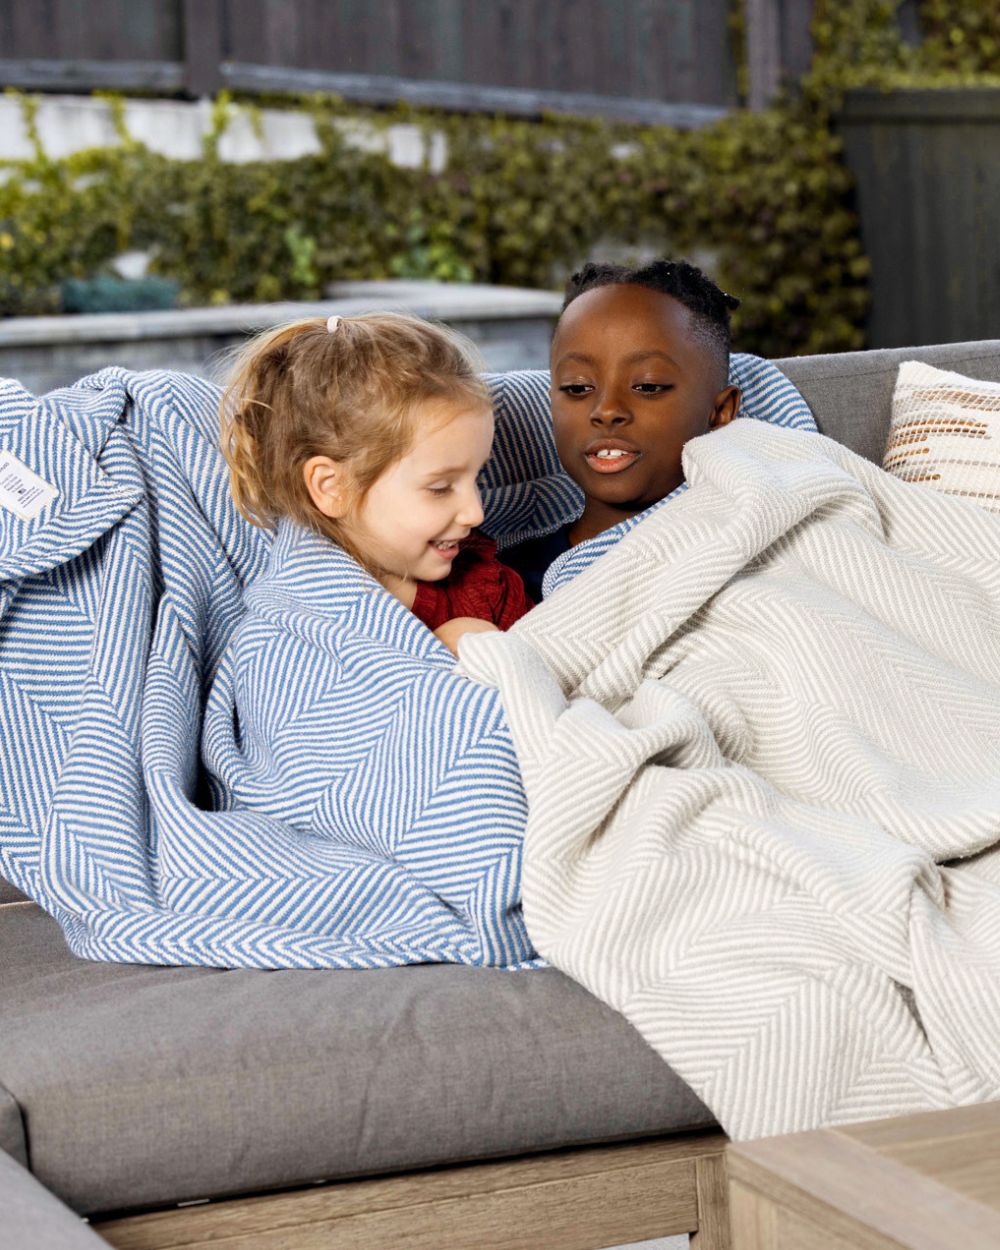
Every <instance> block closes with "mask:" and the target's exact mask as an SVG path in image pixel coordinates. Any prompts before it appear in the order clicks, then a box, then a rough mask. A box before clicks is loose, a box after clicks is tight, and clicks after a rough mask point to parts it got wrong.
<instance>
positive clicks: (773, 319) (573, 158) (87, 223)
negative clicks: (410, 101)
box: [0, 0, 1000, 356]
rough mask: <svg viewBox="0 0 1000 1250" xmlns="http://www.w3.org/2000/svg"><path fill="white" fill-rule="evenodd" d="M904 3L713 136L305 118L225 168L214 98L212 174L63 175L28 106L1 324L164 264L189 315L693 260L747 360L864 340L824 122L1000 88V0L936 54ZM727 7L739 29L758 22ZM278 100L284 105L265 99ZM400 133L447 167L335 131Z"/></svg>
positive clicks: (136, 148) (125, 157) (888, 6)
mask: <svg viewBox="0 0 1000 1250" xmlns="http://www.w3.org/2000/svg"><path fill="white" fill-rule="evenodd" d="M897 9H898V4H897V3H896V2H895V0H817V2H816V5H815V10H814V20H813V40H814V50H815V55H814V61H813V66H812V68H811V71H810V73H809V75H808V76H807V77H806V79H805V81H804V83H803V89H802V91H801V93H800V94H799V95H798V96H797V97H796V98H795V99H792V98H788V99H784V100H782V101H781V102H779V103H778V104H777V105H776V106H775V107H774V108H772V109H769V110H767V111H765V112H763V113H756V114H748V113H745V112H741V111H736V112H733V113H732V114H730V115H728V116H727V117H725V118H724V119H723V120H721V121H720V122H718V123H716V124H715V125H713V126H710V127H707V128H705V129H701V130H696V131H678V130H673V129H669V128H665V127H638V126H636V127H628V126H622V125H614V126H612V125H608V124H604V123H601V122H598V121H590V120H583V119H559V118H552V117H550V118H545V119H543V120H541V121H537V122H535V121H518V120H512V119H509V118H496V117H487V116H460V115H449V114H442V113H434V112H419V111H415V110H411V109H408V108H403V107H400V108H398V109H390V110H371V109H364V108H361V107H359V106H348V105H346V104H344V103H343V102H342V101H338V100H336V99H331V98H310V99H308V100H299V101H289V100H288V99H283V100H282V101H280V103H281V104H282V105H283V106H284V107H289V106H291V105H293V104H294V105H295V106H297V107H300V108H301V107H304V108H307V109H309V111H310V112H311V113H312V114H313V116H314V119H315V121H316V124H317V132H318V136H319V140H320V146H321V151H320V152H319V153H318V154H316V155H313V156H308V157H301V158H299V159H296V160H290V161H280V162H279V161H266V162H265V161H260V162H251V163H248V164H225V163H223V162H222V161H221V160H220V158H219V140H220V138H221V136H222V134H223V133H224V132H225V129H226V127H227V126H228V125H229V124H230V123H231V121H232V119H233V116H234V114H235V112H236V111H237V110H243V111H244V112H246V113H247V114H248V116H249V117H250V120H251V123H252V124H257V125H259V115H258V106H259V104H261V103H265V101H257V102H253V101H248V102H242V103H238V104H237V103H234V102H233V101H231V100H229V99H228V98H227V97H225V96H221V97H220V98H219V99H218V100H217V101H216V104H215V108H214V111H213V125H212V128H211V131H210V133H209V135H208V136H207V138H206V140H205V144H204V152H203V155H202V157H201V159H199V160H194V161H177V160H171V159H168V158H166V157H162V156H159V155H157V154H155V153H153V152H150V151H149V150H148V149H147V148H145V147H144V146H142V145H141V144H139V143H137V142H135V141H134V140H133V139H132V138H131V137H130V136H129V135H128V134H127V132H126V130H125V126H124V121H123V115H124V110H123V108H122V106H121V103H120V102H118V103H117V104H115V105H114V106H113V107H114V108H115V116H116V119H117V125H118V131H119V137H120V139H121V142H120V144H119V146H117V147H114V148H105V149H95V150H92V151H87V152H80V153H77V154H76V155H73V156H70V157H67V158H65V159H62V160H50V159H49V158H48V157H47V156H46V155H45V153H44V151H43V150H42V146H41V143H40V142H39V141H38V135H37V131H36V129H35V127H34V113H35V105H34V104H33V102H32V100H31V99H30V98H27V97H23V98H22V108H23V109H24V114H25V119H26V121H27V123H28V131H29V135H30V136H31V138H32V141H33V144H34V156H33V157H32V158H30V159H28V160H25V161H18V162H7V163H6V164H5V165H2V164H0V315H7V316H10V315H16V314H24V313H39V312H50V311H57V310H58V306H59V303H58V301H59V295H58V292H59V286H60V283H61V282H62V281H64V280H65V279H67V278H86V277H92V276H95V275H98V274H101V273H102V272H105V271H106V270H107V267H108V266H109V264H110V262H111V261H112V260H113V259H114V257H115V256H116V255H118V254H119V253H120V252H122V251H124V250H126V249H129V248H139V249H143V250H148V251H149V253H150V254H151V257H152V264H151V268H152V270H153V271H154V272H155V273H157V274H159V275H161V276H163V277H165V278H169V279H172V280H173V281H175V282H177V283H178V284H179V285H180V287H181V291H182V296H183V299H184V301H185V302H187V303H190V304H201V303H229V302H234V301H259V300H277V299H309V298H314V297H316V296H320V295H322V293H323V291H324V289H325V287H326V286H327V285H328V284H329V283H331V282H335V281H343V280H350V279H358V278H384V277H417V278H438V279H443V280H448V281H481V282H492V283H504V284H511V285H523V286H536V287H556V286H559V285H561V283H562V281H563V280H564V279H565V277H566V275H567V274H568V273H569V272H570V271H571V270H572V269H573V268H574V267H575V266H577V265H578V264H580V263H581V262H582V261H583V260H585V259H587V258H599V257H601V256H606V255H609V254H614V255H615V256H620V255H622V253H623V251H624V252H625V253H632V254H634V255H637V256H638V255H651V254H670V255H675V256H681V255H687V256H690V257H691V258H692V259H695V260H696V261H698V262H700V263H703V264H704V265H705V266H706V268H708V270H709V271H710V272H711V273H712V274H713V276H714V277H716V278H717V280H718V281H719V282H720V283H721V284H722V285H723V286H725V287H726V288H727V289H728V290H732V291H734V292H735V293H736V294H738V295H739V296H740V297H741V299H742V300H743V305H742V307H741V308H740V310H739V312H738V313H737V314H736V317H735V334H736V341H737V343H738V345H739V346H740V347H741V348H742V349H744V350H748V351H755V352H759V353H761V354H763V355H771V356H774V355H784V354H790V353H795V352H824V351H836V350H844V349H850V348H856V347H860V346H862V345H863V338H862V329H861V327H862V325H863V320H864V315H865V310H866V307H867V290H866V280H867V272H868V265H867V261H866V259H865V257H864V255H863V254H862V250H861V245H860V242H859V237H858V227H857V220H856V217H855V215H854V213H853V211H852V207H851V201H850V193H851V184H850V178H849V176H848V174H847V171H846V169H845V167H844V165H843V162H842V160H841V155H840V145H839V141H838V140H837V138H836V137H835V136H834V134H833V133H832V130H831V126H830V120H829V119H830V113H831V110H832V109H834V108H835V107H836V102H837V100H838V99H839V96H840V93H842V91H843V90H844V89H846V88H847V87H849V86H852V85H859V84H869V85H871V84H885V83H889V84H893V83H901V82H902V83H907V84H908V83H910V82H913V81H920V82H921V83H925V82H930V83H933V84H945V85H946V84H948V83H953V82H956V81H963V82H964V81H967V80H969V79H970V78H975V79H976V81H981V80H983V77H984V76H986V77H987V78H988V77H989V76H990V75H992V74H994V73H996V71H997V58H998V48H1000V14H998V12H997V9H998V6H997V5H996V3H995V0H978V2H972V0H923V3H922V4H921V5H920V9H919V16H920V21H921V32H922V36H923V39H922V43H921V44H920V46H919V47H911V46H909V45H908V44H906V43H905V42H904V41H903V40H902V39H901V37H900V34H899V30H898V21H897ZM740 12H741V9H740V7H736V8H734V33H735V35H736V36H737V37H739V35H740V31H741V29H742V27H741V23H740V20H739V19H740ZM266 103H269V104H272V105H274V104H276V103H278V101H266ZM345 119H347V120H351V119H353V120H355V121H360V122H363V123H364V124H365V125H369V126H371V125H375V126H388V125H391V124H392V123H394V122H398V121H407V122H410V123H415V124H417V125H418V126H420V127H422V128H423V130H424V132H425V134H426V135H427V136H428V146H429V136H430V135H431V134H432V133H438V134H443V135H444V137H445V139H446V142H447V151H448V159H447V163H446V165H445V167H444V168H443V169H440V170H435V169H433V168H432V166H431V163H430V161H429V160H427V161H425V164H424V167H423V168H420V169H400V168H397V167H395V166H394V165H392V164H391V163H390V161H389V160H388V158H387V157H386V156H384V155H382V154H380V153H377V152H375V153H373V152H368V151H362V150H360V149H358V148H357V147H354V146H352V145H351V144H349V143H348V142H347V141H346V139H345V137H344V134H343V131H342V129H341V128H340V126H339V125H338V123H341V122H343V121H344V120H345Z"/></svg>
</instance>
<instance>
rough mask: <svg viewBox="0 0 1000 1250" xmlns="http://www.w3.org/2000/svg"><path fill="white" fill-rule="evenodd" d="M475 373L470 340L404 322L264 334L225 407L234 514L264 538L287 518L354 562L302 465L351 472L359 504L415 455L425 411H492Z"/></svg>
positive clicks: (355, 321)
mask: <svg viewBox="0 0 1000 1250" xmlns="http://www.w3.org/2000/svg"><path fill="white" fill-rule="evenodd" d="M328 324H329V325H331V326H333V327H334V328H333V329H328V328H327V327H328ZM480 368H481V361H480V360H479V357H478V354H477V352H476V349H475V348H474V347H473V345H472V344H471V343H470V342H469V341H468V340H467V339H466V338H465V337H464V336H463V335H461V334H458V333H456V332H455V331H454V330H450V329H447V328H445V327H443V326H438V325H432V324H431V323H430V322H428V321H423V320H421V319H420V318H419V317H411V316H406V315H405V314H402V313H363V314H361V315H359V316H356V317H341V318H339V319H335V318H331V319H330V322H329V323H328V322H327V321H324V320H320V319H310V320H308V321H294V322H292V323H291V324H290V325H284V326H279V327H278V328H277V329H275V330H269V331H266V332H265V333H263V334H260V335H258V336H257V337H256V338H254V339H252V340H251V341H250V342H249V343H248V344H247V345H246V346H245V347H244V348H243V349H242V351H241V352H240V353H239V355H238V356H237V357H236V360H235V362H234V367H233V372H232V375H231V377H230V380H229V384H228V385H227V387H226V389H225V391H224V393H223V396H222V403H221V415H222V451H223V455H224V456H225V458H226V462H227V464H228V465H229V477H230V484H231V488H232V492H233V498H234V499H235V501H236V506H237V507H238V508H239V510H240V511H241V512H242V513H243V515H244V516H245V517H246V518H247V520H249V521H251V522H252V523H253V524H254V525H259V526H262V527H264V528H270V527H272V526H273V525H274V523H275V522H276V521H277V520H278V518H279V517H283V516H287V517H291V518H292V519H293V520H295V521H298V522H299V523H300V524H301V525H305V526H309V527H311V528H312V529H315V530H319V531H320V532H321V533H324V534H326V535H327V536H328V537H329V538H332V539H333V540H334V541H335V542H337V543H339V544H340V545H341V546H343V547H345V548H346V549H347V550H348V551H349V552H350V553H351V554H352V555H354V556H355V557H356V558H357V553H356V552H355V551H354V550H353V547H352V545H351V544H350V542H349V541H347V540H346V539H345V536H344V534H343V532H342V526H341V524H340V522H338V521H336V520H334V519H331V518H330V517H327V516H325V515H324V514H323V513H321V512H320V511H319V509H318V508H317V507H316V506H315V505H314V504H313V502H312V499H311V498H310V496H309V492H308V489H307V488H306V484H305V479H304V477H303V466H304V465H305V463H306V461H307V460H309V459H310V458H311V457H313V456H329V457H330V459H331V460H337V461H344V462H346V463H347V464H348V465H349V470H350V475H351V480H352V483H353V486H354V488H355V490H356V492H357V494H356V496H355V500H354V502H355V503H360V502H361V500H362V499H363V498H364V496H365V495H366V494H367V492H368V491H369V490H370V489H371V487H372V486H373V485H374V483H375V481H376V480H377V479H378V478H379V477H380V476H381V475H382V474H383V473H384V472H385V470H386V469H388V468H389V467H390V466H391V465H392V464H394V463H395V462H396V461H397V460H399V459H400V457H401V456H404V455H405V454H406V453H407V451H408V450H409V449H410V447H411V445H412V443H413V438H414V434H415V431H416V424H417V410H418V408H419V406H420V405H423V404H425V403H433V402H435V401H436V402H442V401H444V402H448V403H454V404H455V405H456V407H466V406H468V407H475V408H484V407H485V408H489V405H490V400H489V393H488V392H487V389H486V385H485V383H484V382H483V380H482V378H481V377H480V376H479V370H480Z"/></svg>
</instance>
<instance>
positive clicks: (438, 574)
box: [341, 403, 493, 605]
mask: <svg viewBox="0 0 1000 1250" xmlns="http://www.w3.org/2000/svg"><path fill="white" fill-rule="evenodd" d="M492 444H493V414H492V412H491V411H490V409H489V408H487V407H484V408H481V409H480V408H473V409H468V408H457V409H456V408H455V407H454V406H453V405H450V404H447V403H429V404H426V405H424V406H423V407H422V408H421V410H420V411H419V413H418V414H417V421H416V432H415V435H414V440H413V445H412V447H411V448H410V450H409V451H408V452H407V453H406V455H404V456H403V457H402V458H401V459H399V460H397V461H396V462H395V464H393V465H390V466H389V468H388V469H386V471H385V472H384V473H383V474H382V476H381V477H380V478H378V479H377V480H376V482H375V484H374V485H373V486H372V487H371V489H370V490H369V491H368V493H367V495H365V497H364V499H363V500H362V501H361V503H360V505H359V506H358V507H357V508H355V509H352V510H351V511H350V512H348V513H347V515H346V516H344V517H343V519H342V521H341V526H342V528H343V530H344V532H345V535H346V536H347V537H348V538H349V539H350V541H351V542H352V543H354V545H355V547H356V548H357V550H358V551H359V552H360V553H361V555H362V556H363V557H364V558H365V560H366V562H367V563H368V564H369V566H370V567H371V568H374V569H376V570H379V572H378V576H379V580H380V581H381V582H382V584H383V585H384V586H385V587H386V588H387V589H388V590H390V591H392V593H393V594H395V595H396V596H397V598H401V599H402V600H403V602H404V603H407V604H408V605H412V601H413V595H414V593H415V587H414V585H413V583H414V581H416V580H419V581H425V582H436V581H440V580H441V579H442V578H444V577H447V576H448V574H449V573H450V572H451V566H452V562H453V561H454V559H455V557H456V556H457V555H458V550H459V547H458V545H459V543H460V542H461V540H462V539H463V538H466V537H468V535H469V532H470V530H473V529H475V527H476V526H477V525H480V524H481V523H482V520H483V509H482V504H481V503H480V499H479V486H478V477H479V473H480V471H481V469H482V467H483V465H484V464H485V463H486V461H487V459H488V457H489V454H490V448H491V446H492Z"/></svg>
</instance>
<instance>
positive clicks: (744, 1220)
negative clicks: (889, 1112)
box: [727, 1102, 1000, 1250]
mask: <svg viewBox="0 0 1000 1250" xmlns="http://www.w3.org/2000/svg"><path fill="white" fill-rule="evenodd" d="M727 1156H728V1165H729V1201H730V1212H731V1218H732V1226H733V1250H889V1248H890V1247H891V1248H892V1250H900V1248H901V1247H902V1248H905V1250H1000V1102H991V1103H984V1104H982V1105H980V1106H977V1107H959V1108H955V1109H954V1110H949V1111H931V1112H928V1113H926V1114H924V1115H912V1116H903V1117H902V1118H900V1119H897V1120H872V1121H870V1122H868V1123H866V1124H853V1125H849V1126H845V1127H843V1128H836V1129H820V1130H817V1131H816V1132H811V1133H794V1134H790V1135H789V1136H787V1137H768V1138H764V1139H762V1140H759V1141H754V1142H745V1143H742V1144H738V1145H731V1146H730V1147H729V1150H728V1152H727Z"/></svg>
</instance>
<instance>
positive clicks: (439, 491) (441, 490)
mask: <svg viewBox="0 0 1000 1250" xmlns="http://www.w3.org/2000/svg"><path fill="white" fill-rule="evenodd" d="M427 489H428V490H429V491H430V492H431V494H432V495H438V496H440V495H447V494H448V492H449V491H450V490H451V485H450V484H449V485H447V486H428V487H427Z"/></svg>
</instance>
